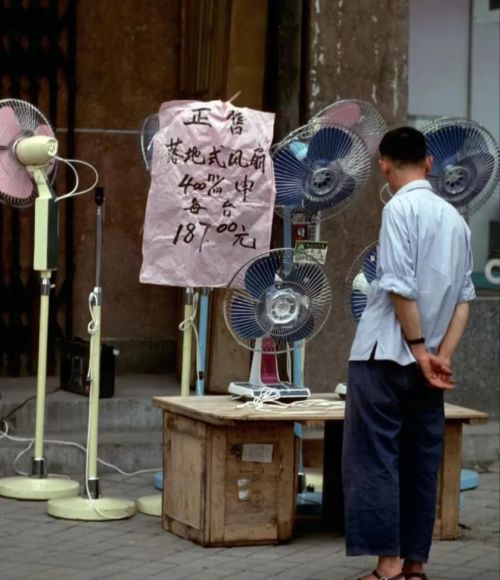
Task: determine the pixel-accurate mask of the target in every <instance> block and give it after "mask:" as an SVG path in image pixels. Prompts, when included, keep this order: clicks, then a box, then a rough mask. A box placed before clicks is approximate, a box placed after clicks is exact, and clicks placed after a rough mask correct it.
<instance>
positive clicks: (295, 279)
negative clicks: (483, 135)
mask: <svg viewBox="0 0 500 580" xmlns="http://www.w3.org/2000/svg"><path fill="white" fill-rule="evenodd" d="M325 282H326V275H325V273H324V270H323V268H322V267H321V266H320V265H319V264H314V263H308V264H299V265H297V266H295V268H294V269H293V270H292V272H290V274H289V275H288V276H287V277H286V283H287V284H290V285H291V286H292V287H293V290H295V291H298V292H300V293H301V294H304V295H306V296H308V297H309V298H311V299H314V298H315V297H316V296H318V295H321V292H322V291H323V288H324V285H325Z"/></svg>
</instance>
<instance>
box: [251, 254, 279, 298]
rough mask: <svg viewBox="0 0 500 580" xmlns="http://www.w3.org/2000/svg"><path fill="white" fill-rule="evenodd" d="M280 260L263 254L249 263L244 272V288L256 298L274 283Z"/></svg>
mask: <svg viewBox="0 0 500 580" xmlns="http://www.w3.org/2000/svg"><path fill="white" fill-rule="evenodd" d="M279 267H280V261H279V260H277V259H276V256H274V255H271V256H264V257H263V258H258V259H257V260H256V261H255V262H253V263H252V264H250V266H249V267H248V269H247V271H246V272H245V288H246V289H247V291H248V292H249V293H250V294H251V295H252V296H253V297H254V298H257V299H260V298H261V297H262V295H263V294H264V292H265V291H266V290H267V289H268V288H269V287H270V286H272V285H273V284H274V282H275V278H276V272H277V271H278V268H279Z"/></svg>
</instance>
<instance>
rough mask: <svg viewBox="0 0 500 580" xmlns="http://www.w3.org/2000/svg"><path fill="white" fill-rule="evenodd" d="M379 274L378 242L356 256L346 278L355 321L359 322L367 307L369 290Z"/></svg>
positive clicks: (350, 305) (350, 306) (351, 310)
mask: <svg viewBox="0 0 500 580" xmlns="http://www.w3.org/2000/svg"><path fill="white" fill-rule="evenodd" d="M376 276H377V242H374V243H373V244H370V245H369V246H368V247H366V248H365V249H364V250H363V251H362V252H361V253H360V254H359V256H358V257H357V258H356V260H355V261H354V264H353V265H352V266H351V269H350V270H349V274H348V275H347V278H346V285H347V291H348V293H349V309H350V312H351V316H352V319H353V320H354V322H356V323H357V322H359V321H360V319H361V316H362V314H363V312H364V309H365V307H366V302H367V299H368V292H369V289H370V286H371V284H372V282H373V281H374V280H375V278H376Z"/></svg>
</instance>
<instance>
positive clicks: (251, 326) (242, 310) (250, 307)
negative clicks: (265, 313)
mask: <svg viewBox="0 0 500 580" xmlns="http://www.w3.org/2000/svg"><path fill="white" fill-rule="evenodd" d="M256 311H257V305H256V304H255V303H254V302H253V301H251V300H249V299H245V298H244V297H242V296H235V297H234V299H233V300H232V302H231V311H230V320H231V325H232V327H233V330H234V332H235V333H236V334H237V335H238V336H241V337H242V338H245V339H247V340H255V339H256V338H261V337H262V336H264V334H265V331H264V330H262V328H261V327H260V326H259V325H258V323H257V320H256Z"/></svg>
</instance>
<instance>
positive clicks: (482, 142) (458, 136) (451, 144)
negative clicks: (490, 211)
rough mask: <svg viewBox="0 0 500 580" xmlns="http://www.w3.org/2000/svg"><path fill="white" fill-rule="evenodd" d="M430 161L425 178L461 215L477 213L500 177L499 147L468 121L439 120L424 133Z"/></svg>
mask: <svg viewBox="0 0 500 580" xmlns="http://www.w3.org/2000/svg"><path fill="white" fill-rule="evenodd" d="M423 133H424V135H425V139H426V143H427V153H428V154H429V155H431V156H432V157H433V168H432V171H431V173H430V174H429V176H428V179H429V181H430V182H431V184H432V186H433V188H434V190H435V191H436V193H437V194H438V195H439V196H441V197H442V198H443V199H445V200H446V201H447V202H449V203H451V205H453V206H454V207H455V208H456V209H457V210H458V211H459V212H460V213H461V214H463V215H470V214H471V213H473V212H475V211H477V210H478V209H479V208H480V207H481V206H482V205H483V204H484V203H486V201H487V200H488V198H489V197H490V195H491V194H492V193H493V190H494V188H495V186H496V185H497V183H498V179H499V177H500V168H499V166H500V155H499V149H498V145H497V143H496V142H495V140H494V138H493V137H492V136H491V134H490V133H489V132H488V131H487V130H486V129H485V128H484V127H482V126H481V125H479V124H478V123H476V122H474V121H470V120H468V119H459V118H442V119H437V120H436V121H432V122H431V123H429V124H428V125H426V126H425V127H424V129H423Z"/></svg>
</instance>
